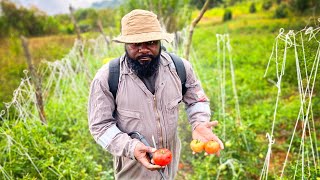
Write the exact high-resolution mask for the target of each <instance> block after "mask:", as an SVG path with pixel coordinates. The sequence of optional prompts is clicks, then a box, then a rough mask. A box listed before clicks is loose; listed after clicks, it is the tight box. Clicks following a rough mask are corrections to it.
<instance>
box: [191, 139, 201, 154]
mask: <svg viewBox="0 0 320 180" xmlns="http://www.w3.org/2000/svg"><path fill="white" fill-rule="evenodd" d="M190 148H191V149H192V151H193V152H197V153H199V152H202V151H203V149H204V142H202V141H200V140H198V139H194V140H192V141H191V143H190Z"/></svg>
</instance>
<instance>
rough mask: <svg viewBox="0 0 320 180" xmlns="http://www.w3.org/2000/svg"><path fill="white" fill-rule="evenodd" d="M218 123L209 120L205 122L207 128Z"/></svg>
mask: <svg viewBox="0 0 320 180" xmlns="http://www.w3.org/2000/svg"><path fill="white" fill-rule="evenodd" d="M217 125H218V121H210V122H207V123H206V126H207V128H212V127H215V126H217Z"/></svg>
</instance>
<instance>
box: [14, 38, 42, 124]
mask: <svg viewBox="0 0 320 180" xmlns="http://www.w3.org/2000/svg"><path fill="white" fill-rule="evenodd" d="M20 39H21V42H22V46H23V49H24V54H25V56H26V60H27V64H28V68H29V71H30V75H31V82H32V84H33V86H34V87H35V90H36V92H35V93H36V101H37V104H36V105H37V109H38V112H39V116H40V120H41V122H42V124H47V120H46V116H45V112H44V106H43V98H42V90H41V79H40V77H39V76H38V74H37V73H36V71H35V68H34V66H33V63H32V57H31V54H30V51H29V46H28V41H27V39H26V38H25V37H24V36H21V37H20Z"/></svg>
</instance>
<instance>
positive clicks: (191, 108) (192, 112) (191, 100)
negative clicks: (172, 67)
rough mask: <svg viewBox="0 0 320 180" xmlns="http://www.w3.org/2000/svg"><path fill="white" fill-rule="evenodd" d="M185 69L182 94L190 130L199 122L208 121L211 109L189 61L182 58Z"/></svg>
mask: <svg viewBox="0 0 320 180" xmlns="http://www.w3.org/2000/svg"><path fill="white" fill-rule="evenodd" d="M183 62H184V65H185V69H186V88H187V91H186V93H185V95H184V96H183V101H184V103H185V104H186V110H187V115H188V120H189V122H190V124H191V126H192V130H194V129H195V128H196V126H197V125H199V123H201V122H208V121H210V117H211V111H210V102H209V99H208V98H207V96H206V94H205V92H204V91H203V89H202V87H201V83H200V81H199V80H198V79H197V77H196V75H195V73H194V71H193V68H192V65H191V64H190V62H189V61H186V60H183Z"/></svg>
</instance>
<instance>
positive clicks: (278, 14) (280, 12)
mask: <svg viewBox="0 0 320 180" xmlns="http://www.w3.org/2000/svg"><path fill="white" fill-rule="evenodd" d="M288 14H289V10H288V6H287V5H286V4H280V6H278V7H277V9H276V11H275V12H274V17H275V18H286V17H288Z"/></svg>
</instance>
